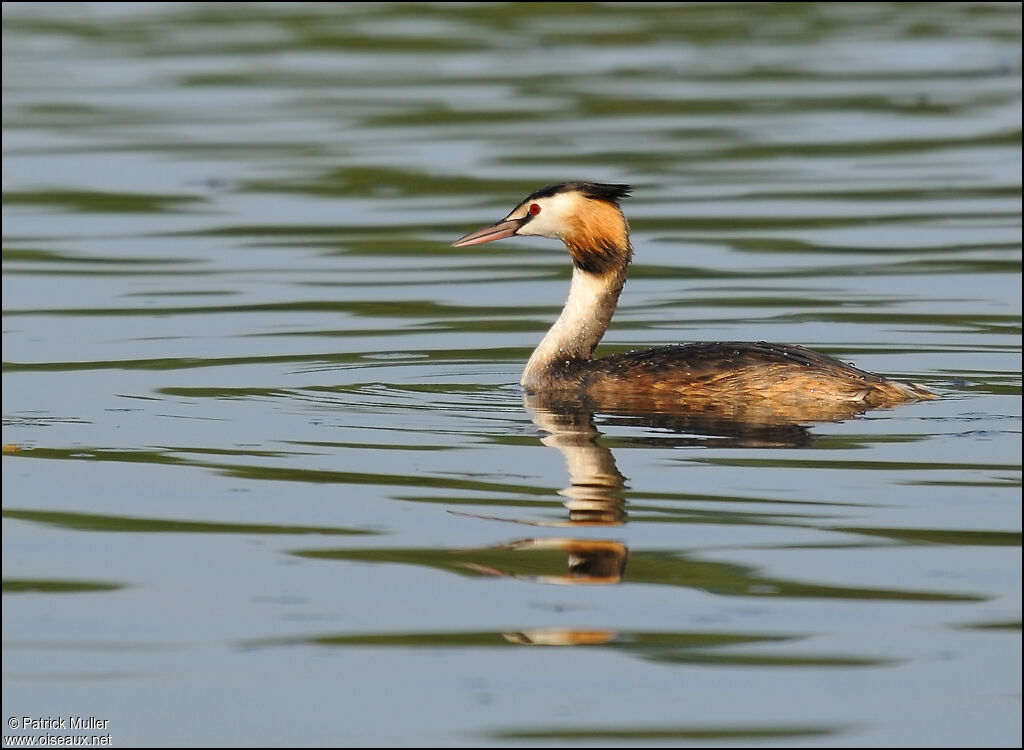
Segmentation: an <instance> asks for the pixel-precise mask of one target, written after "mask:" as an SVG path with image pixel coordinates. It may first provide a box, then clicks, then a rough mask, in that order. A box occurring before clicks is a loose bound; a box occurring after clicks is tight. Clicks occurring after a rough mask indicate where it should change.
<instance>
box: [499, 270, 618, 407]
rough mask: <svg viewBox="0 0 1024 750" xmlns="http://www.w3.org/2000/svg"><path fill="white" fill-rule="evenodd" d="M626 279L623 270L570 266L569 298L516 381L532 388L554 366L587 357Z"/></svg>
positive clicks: (606, 321)
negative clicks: (595, 270) (598, 270)
mask: <svg viewBox="0 0 1024 750" xmlns="http://www.w3.org/2000/svg"><path fill="white" fill-rule="evenodd" d="M625 282H626V276H625V273H624V272H621V273H609V274H605V275H602V276H598V275H596V274H592V273H587V272H586V271H581V270H580V269H579V268H577V267H575V266H574V267H573V269H572V283H571V284H570V285H569V298H568V299H567V300H566V301H565V307H564V308H563V310H562V314H561V315H560V316H559V318H558V320H557V321H555V324H554V325H553V326H551V329H550V330H549V331H548V332H547V334H546V335H545V336H544V338H543V339H542V340H541V342H540V344H538V345H537V348H536V349H534V350H533V354H532V355H531V356H530V361H529V362H527V363H526V369H524V370H523V377H522V378H521V379H520V381H519V382H520V384H521V385H522V386H523V387H524V388H525V389H527V390H534V389H535V388H537V387H538V386H539V385H540V384H541V383H542V382H543V379H544V376H545V374H546V373H547V372H548V371H550V370H551V369H552V368H554V367H558V366H560V365H564V364H565V363H570V362H573V361H586V360H589V359H590V357H591V355H593V353H594V349H596V348H597V344H598V342H600V341H601V337H602V336H604V332H605V331H606V330H608V324H609V323H610V322H611V319H612V315H613V314H614V313H615V306H616V304H618V301H619V294H620V293H621V292H622V285H623V284H624V283H625Z"/></svg>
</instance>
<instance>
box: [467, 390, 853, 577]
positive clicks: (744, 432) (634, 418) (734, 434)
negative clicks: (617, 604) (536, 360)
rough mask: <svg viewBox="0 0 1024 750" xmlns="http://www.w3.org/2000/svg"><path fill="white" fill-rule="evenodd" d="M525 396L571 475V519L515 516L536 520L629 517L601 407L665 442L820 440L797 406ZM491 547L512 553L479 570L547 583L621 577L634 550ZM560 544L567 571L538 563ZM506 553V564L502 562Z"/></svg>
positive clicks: (615, 522)
mask: <svg viewBox="0 0 1024 750" xmlns="http://www.w3.org/2000/svg"><path fill="white" fill-rule="evenodd" d="M523 403H524V405H525V407H526V410H527V411H528V412H529V414H530V416H531V418H532V420H534V423H535V424H536V425H537V426H538V427H539V428H540V429H541V431H542V436H541V442H542V443H543V444H544V445H546V446H549V447H551V448H554V449H556V450H557V451H558V452H559V453H560V454H561V455H562V458H563V459H564V461H565V466H566V468H567V470H568V476H569V485H568V487H566V488H565V489H563V490H560V491H559V495H561V496H562V497H564V498H565V503H564V504H565V507H566V508H567V510H568V518H567V520H564V522H547V523H542V522H536V520H525V519H524V520H516V522H515V523H519V524H523V525H528V526H543V527H555V526H557V527H562V528H566V527H577V528H580V527H611V526H620V525H622V524H624V523H625V522H626V518H627V514H626V499H625V491H626V477H625V476H624V475H623V473H622V472H621V471H620V470H618V467H617V465H616V464H615V457H614V455H613V454H612V452H611V450H610V449H609V448H608V447H607V446H606V445H604V444H603V442H602V441H601V440H600V438H601V432H600V430H598V428H597V426H596V425H595V416H594V415H595V413H596V412H597V413H600V414H601V415H602V418H603V419H604V420H605V421H606V422H607V423H608V424H621V425H630V426H641V427H645V428H647V429H656V430H658V431H659V432H663V434H658V435H657V436H651V438H648V439H647V440H648V441H650V442H651V443H652V444H656V445H658V446H670V447H697V446H715V447H728V448H800V447H805V446H808V445H810V444H811V443H812V442H813V435H812V434H811V432H810V430H809V429H808V427H807V426H805V425H804V424H802V423H801V422H800V421H798V418H799V417H801V416H803V415H804V414H805V413H806V410H802V411H801V412H798V413H793V412H782V411H779V410H778V409H773V410H772V412H771V413H758V414H751V413H750V412H748V413H745V414H743V415H736V414H728V415H719V414H714V413H709V412H708V411H707V410H703V411H698V412H693V413H680V412H679V411H678V409H679V405H678V404H676V405H675V411H669V410H668V409H665V410H663V411H659V410H658V405H657V404H651V403H649V402H648V403H646V404H645V405H643V406H645V407H646V408H645V409H641V408H640V406H641V405H638V404H631V403H625V404H623V403H617V402H610V403H609V402H608V401H607V400H603V401H602V402H600V403H595V402H594V401H593V400H591V399H589V398H588V397H586V395H584V394H575V393H571V394H559V395H556V397H553V395H550V394H545V395H536V394H527V395H524V397H523ZM833 411H834V410H833ZM854 413H855V412H852V411H851V412H843V414H842V415H834V416H836V417H838V418H845V417H849V416H853V415H854ZM823 416H824V415H823V414H821V413H819V412H816V413H813V414H811V415H810V417H809V418H808V419H807V421H824V420H822V419H821V418H822V417H823ZM740 417H742V418H740ZM815 417H816V418H817V419H814V418H815ZM483 517H488V516H483ZM496 519H497V518H496ZM502 520H513V519H510V518H503V519H502ZM489 550H490V552H500V553H502V554H503V555H505V556H503V557H499V558H497V559H496V558H495V557H492V558H490V559H489V560H488V561H486V563H483V561H482V560H481V561H480V563H478V564H469V567H471V568H472V569H473V570H474V571H475V572H476V573H479V574H483V575H489V576H498V577H513V578H520V579H525V580H530V581H534V582H541V583H573V584H588V583H590V584H594V583H598V584H606V583H617V582H620V581H622V580H623V578H624V577H625V575H626V566H627V561H628V559H629V550H628V548H627V547H626V546H625V545H624V544H622V543H620V542H616V541H611V540H606V539H597V540H594V539H581V538H568V537H559V538H542V537H536V538H527V539H517V540H515V541H511V542H508V543H505V544H501V545H497V546H495V547H490V548H489ZM552 552H559V553H562V554H564V557H561V559H562V560H564V561H563V563H561V565H560V567H561V572H559V573H549V572H544V573H541V572H540V571H538V570H537V567H538V566H541V567H548V566H551V565H556V560H555V559H554V558H552V556H551V553H552ZM519 553H525V555H526V556H527V557H530V558H531V559H532V560H534V565H530V566H524V567H520V566H519V565H509V561H510V557H515V558H518V557H519ZM559 556H560V555H559ZM498 559H501V560H502V561H503V563H505V565H495V563H497V561H498ZM524 568H526V569H529V572H528V573H527V572H526V571H525V570H524ZM549 570H550V568H549Z"/></svg>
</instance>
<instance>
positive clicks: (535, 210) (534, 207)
mask: <svg viewBox="0 0 1024 750" xmlns="http://www.w3.org/2000/svg"><path fill="white" fill-rule="evenodd" d="M539 213H540V204H538V203H531V204H530V216H536V215H537V214H539Z"/></svg>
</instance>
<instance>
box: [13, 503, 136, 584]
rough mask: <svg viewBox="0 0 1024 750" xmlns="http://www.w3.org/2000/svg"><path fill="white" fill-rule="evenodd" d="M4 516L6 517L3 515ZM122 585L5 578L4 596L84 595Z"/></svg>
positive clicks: (100, 582)
mask: <svg viewBox="0 0 1024 750" xmlns="http://www.w3.org/2000/svg"><path fill="white" fill-rule="evenodd" d="M4 515H7V514H6V513H4ZM124 587H125V585H124V584H123V583H110V582H107V581H67V580H57V579H42V578H5V579H4V580H3V592H4V593H5V594H84V593H92V592H97V591H117V590H118V589H122V588H124Z"/></svg>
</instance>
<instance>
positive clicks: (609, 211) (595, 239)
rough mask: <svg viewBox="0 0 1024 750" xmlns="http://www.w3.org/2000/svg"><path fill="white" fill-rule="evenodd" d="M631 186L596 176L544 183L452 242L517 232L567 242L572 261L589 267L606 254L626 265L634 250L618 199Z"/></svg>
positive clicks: (472, 242) (477, 242)
mask: <svg viewBox="0 0 1024 750" xmlns="http://www.w3.org/2000/svg"><path fill="white" fill-rule="evenodd" d="M631 189H632V188H630V186H629V185H608V184H603V183H599V182H562V183H558V184H556V185H548V186H547V187H546V188H541V189H540V190H538V191H537V192H535V193H532V194H531V195H528V196H527V197H526V198H525V199H524V200H523V201H522V202H521V203H520V204H519V205H518V206H516V207H515V208H514V209H512V211H511V213H509V215H508V216H506V217H505V218H504V219H502V220H501V221H499V222H496V223H494V224H491V225H490V226H487V227H484V228H483V229H478V230H476V231H475V232H470V233H469V234H467V235H466V236H464V237H460V238H459V239H457V240H456V241H455V242H453V243H452V247H469V246H470V245H482V244H484V243H485V242H494V241H495V240H503V239H505V238H506V237H514V236H517V235H518V236H521V237H526V236H533V237H550V238H551V239H555V240H562V241H563V242H565V244H566V246H567V247H568V248H569V252H570V254H571V255H572V257H573V262H574V263H575V264H576V265H577V266H579V267H580V268H582V269H584V270H591V269H590V268H588V266H591V265H594V262H593V261H594V260H595V259H597V260H600V259H601V258H605V259H606V260H607V259H608V257H607V256H609V255H614V256H616V259H617V262H618V263H621V265H622V266H625V264H626V263H628V262H629V256H630V255H631V252H632V251H631V248H630V246H629V225H628V224H627V223H626V218H625V217H624V216H623V215H622V211H621V210H620V209H619V200H620V199H622V198H628V197H629V194H630V190H631ZM612 250H617V251H618V252H611V251H612ZM597 265H598V266H600V265H603V264H602V263H597ZM595 270H601V269H595Z"/></svg>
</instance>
